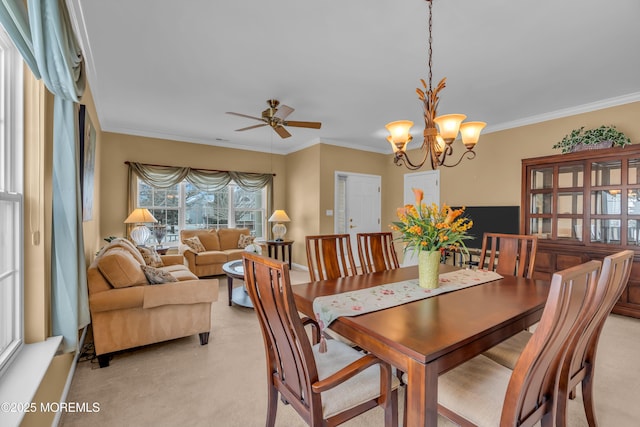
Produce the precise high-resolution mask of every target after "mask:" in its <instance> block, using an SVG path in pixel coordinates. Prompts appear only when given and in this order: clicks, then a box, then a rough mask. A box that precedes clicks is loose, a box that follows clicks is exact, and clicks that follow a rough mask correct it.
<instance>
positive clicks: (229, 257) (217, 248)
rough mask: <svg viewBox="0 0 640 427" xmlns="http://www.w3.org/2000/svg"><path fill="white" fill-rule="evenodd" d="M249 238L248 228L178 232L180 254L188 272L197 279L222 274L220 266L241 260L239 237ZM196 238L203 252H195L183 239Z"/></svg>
mask: <svg viewBox="0 0 640 427" xmlns="http://www.w3.org/2000/svg"><path fill="white" fill-rule="evenodd" d="M241 235H244V236H249V235H250V232H249V229H248V228H221V229H219V230H216V229H199V230H180V253H181V254H183V255H184V257H185V259H186V260H187V265H188V266H189V270H191V272H193V274H195V275H196V276H198V277H205V276H215V275H219V274H224V271H222V265H223V264H224V263H226V262H228V261H235V260H239V259H242V252H244V248H242V247H239V246H238V243H239V241H240V236H241ZM192 237H197V238H198V240H200V243H202V246H203V247H204V251H200V252H196V250H194V249H193V248H191V247H189V246H188V245H186V244H185V243H184V242H185V239H189V238H192Z"/></svg>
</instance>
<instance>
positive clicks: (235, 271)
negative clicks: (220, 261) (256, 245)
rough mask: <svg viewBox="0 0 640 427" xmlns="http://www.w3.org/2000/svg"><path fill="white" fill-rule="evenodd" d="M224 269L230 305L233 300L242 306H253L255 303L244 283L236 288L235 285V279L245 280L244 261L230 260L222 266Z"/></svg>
mask: <svg viewBox="0 0 640 427" xmlns="http://www.w3.org/2000/svg"><path fill="white" fill-rule="evenodd" d="M222 270H223V271H224V273H225V274H226V275H227V288H228V290H229V305H230V306H231V303H232V302H233V303H235V304H236V305H239V306H242V307H249V308H253V303H251V298H250V297H249V294H248V293H247V288H246V287H245V285H244V283H243V284H242V286H238V287H236V288H234V287H233V279H238V280H244V268H243V266H242V261H241V260H237V261H229V262H227V263H225V264H224V265H223V266H222Z"/></svg>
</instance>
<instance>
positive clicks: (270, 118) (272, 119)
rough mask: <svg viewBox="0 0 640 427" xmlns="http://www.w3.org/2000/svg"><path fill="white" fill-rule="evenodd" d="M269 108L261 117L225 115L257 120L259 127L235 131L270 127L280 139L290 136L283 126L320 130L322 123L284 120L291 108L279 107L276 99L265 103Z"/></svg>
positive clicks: (286, 106)
mask: <svg viewBox="0 0 640 427" xmlns="http://www.w3.org/2000/svg"><path fill="white" fill-rule="evenodd" d="M267 104H268V105H269V108H267V109H266V110H264V111H263V112H262V117H254V116H248V115H246V114H240V113H234V112H232V111H227V114H233V115H234V116H240V117H246V118H248V119H254V120H259V121H261V122H264V123H261V124H259V125H253V126H248V127H246V128H242V129H236V131H244V130H249V129H255V128H259V127H262V126H267V125H269V126H271V127H272V128H273V130H275V131H276V133H277V134H278V135H280V137H281V138H289V137H290V136H291V134H290V133H289V132H288V131H287V130H286V129H285V128H284V127H285V126H292V127H299V128H311V129H320V126H321V125H322V123H320V122H298V121H292V120H286V118H287V117H288V116H289V114H291V113H293V108H291V107H289V106H288V105H284V104H282V105H280V101H278V100H277V99H269V100H268V101H267ZM278 107H280V108H278Z"/></svg>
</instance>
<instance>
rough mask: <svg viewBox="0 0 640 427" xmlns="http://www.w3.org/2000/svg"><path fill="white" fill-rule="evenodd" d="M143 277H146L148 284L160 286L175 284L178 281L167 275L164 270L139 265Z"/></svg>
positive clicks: (169, 274)
mask: <svg viewBox="0 0 640 427" xmlns="http://www.w3.org/2000/svg"><path fill="white" fill-rule="evenodd" d="M140 268H142V271H143V272H144V275H145V276H146V277H147V280H148V281H149V284H151V285H161V284H163V283H171V282H177V281H178V279H176V278H175V277H173V276H172V275H171V273H167V272H166V271H164V270H161V269H159V268H155V267H149V266H148V265H141V266H140Z"/></svg>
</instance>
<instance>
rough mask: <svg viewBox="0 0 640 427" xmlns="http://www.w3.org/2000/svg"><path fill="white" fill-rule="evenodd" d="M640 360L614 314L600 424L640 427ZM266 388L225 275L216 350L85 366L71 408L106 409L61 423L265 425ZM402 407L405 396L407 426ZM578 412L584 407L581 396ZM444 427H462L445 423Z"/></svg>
mask: <svg viewBox="0 0 640 427" xmlns="http://www.w3.org/2000/svg"><path fill="white" fill-rule="evenodd" d="M291 278H292V283H304V282H308V280H309V277H308V273H307V272H305V271H296V270H294V271H292V273H291ZM639 355H640V320H638V319H632V318H628V317H623V316H616V315H611V316H609V318H608V319H607V322H606V324H605V328H604V332H603V335H602V338H601V340H600V348H599V353H598V359H597V366H596V380H595V381H596V391H595V394H596V402H597V414H598V421H599V424H600V426H602V427H611V426H615V427H633V426H637V425H638V422H639V420H640V405H639V404H638V401H637V398H638V396H640V369H639V368H638V356H639ZM266 384H267V380H266V366H265V356H264V346H263V341H262V335H261V333H260V328H259V326H258V321H257V318H256V316H255V313H254V311H253V310H252V309H247V308H242V307H237V306H232V307H229V306H228V305H227V282H226V277H225V276H221V277H220V295H219V300H218V301H217V302H216V303H214V304H213V327H212V330H211V336H210V338H209V344H208V345H206V346H201V345H200V344H199V341H198V336H197V335H196V336H192V337H187V338H182V339H177V340H173V341H169V342H164V343H160V344H155V345H150V346H146V347H142V348H138V349H134V350H130V351H125V352H121V353H118V354H116V355H115V356H114V357H113V359H112V360H111V365H110V366H109V367H108V368H103V369H100V368H99V367H98V363H97V360H93V361H81V362H79V363H78V366H77V368H76V372H75V375H74V378H73V382H72V384H71V388H70V390H69V394H68V396H67V401H68V402H78V403H88V404H89V405H93V404H94V403H97V404H98V405H99V411H98V412H76V413H70V412H68V413H65V414H64V415H63V416H62V417H61V420H60V425H61V426H64V427H75V426H82V427H85V426H92V427H101V426H167V427H171V426H180V427H183V426H190V427H191V426H222V427H227V426H229V427H234V426H238V427H247V426H263V425H264V424H265V419H266V411H267V405H266V402H267V393H266V389H267V386H266ZM403 400H404V389H401V390H400V401H399V415H400V416H399V418H400V425H401V424H402V421H401V420H402V408H403ZM571 404H573V405H581V401H580V397H578V399H576V401H574V402H571ZM580 413H581V412H580ZM305 425H306V424H305V423H304V422H303V421H302V419H301V418H300V417H299V416H298V414H297V413H296V412H295V411H294V410H293V409H292V408H291V407H290V406H288V405H284V404H282V402H279V407H278V414H277V417H276V426H281V427H296V426H305ZM344 425H345V426H347V427H358V426H363V427H374V426H383V425H384V419H383V414H382V411H381V410H380V409H379V408H376V409H374V410H372V411H369V412H368V413H366V414H364V415H362V416H360V417H358V418H356V419H354V420H352V421H350V422H347V423H345V424H344ZM438 425H439V426H442V427H449V426H452V425H454V424H452V423H450V422H449V421H448V420H446V419H440V420H439V423H438ZM583 426H587V423H586V419H585V418H584V416H582V417H580V418H577V417H573V418H572V419H571V420H570V427H583Z"/></svg>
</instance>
